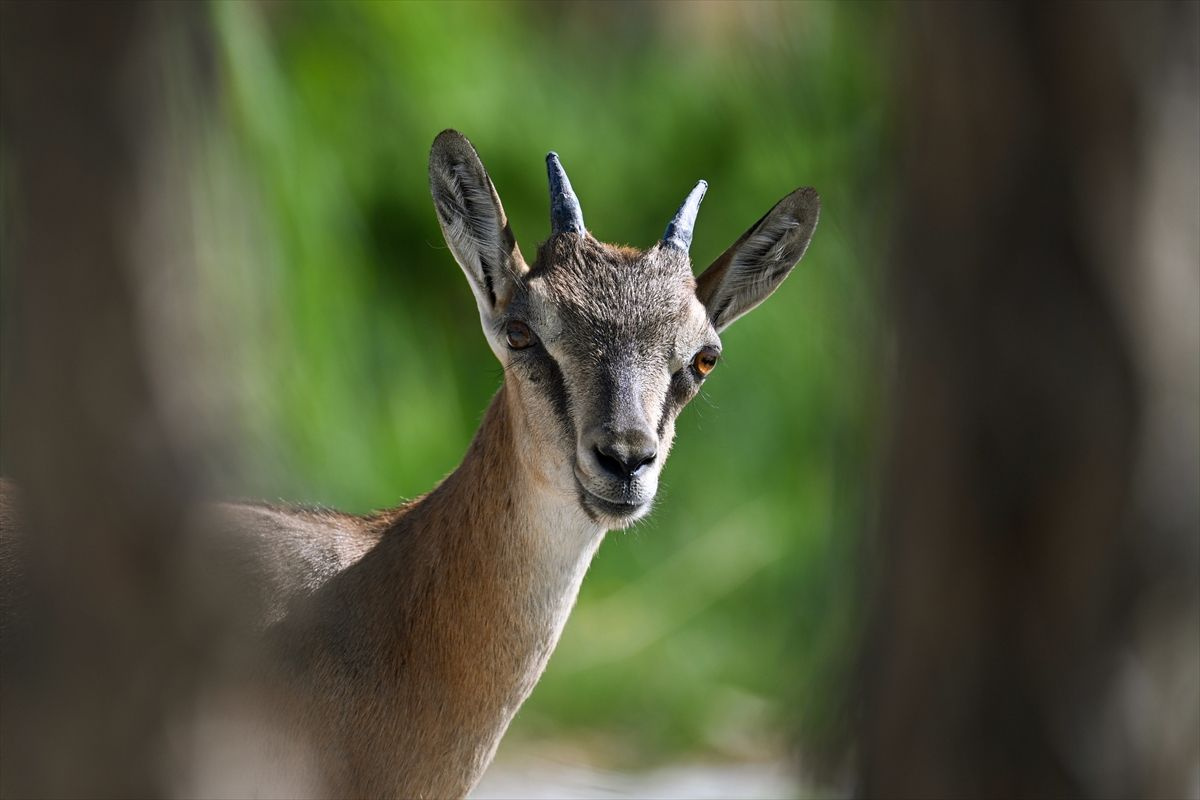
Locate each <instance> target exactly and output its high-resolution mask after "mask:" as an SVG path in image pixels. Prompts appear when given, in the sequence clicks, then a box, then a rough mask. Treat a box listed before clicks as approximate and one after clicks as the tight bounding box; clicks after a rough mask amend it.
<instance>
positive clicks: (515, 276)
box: [429, 130, 528, 315]
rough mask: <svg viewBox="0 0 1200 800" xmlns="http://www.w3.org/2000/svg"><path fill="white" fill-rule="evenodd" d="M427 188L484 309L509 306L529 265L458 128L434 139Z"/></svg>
mask: <svg viewBox="0 0 1200 800" xmlns="http://www.w3.org/2000/svg"><path fill="white" fill-rule="evenodd" d="M429 190H430V192H431V193H432V194H433V205H434V208H435V209H436V210H437V217H438V222H439V223H440V224H441V226H442V235H443V236H444V237H445V238H446V244H448V245H449V246H450V252H452V253H454V259H455V260H456V261H457V262H458V265H459V266H460V267H462V270H463V272H465V273H466V275H467V280H468V281H469V282H470V284H471V291H472V292H474V294H475V299H476V301H477V302H478V303H479V309H480V312H482V313H486V314H487V315H491V314H494V313H495V312H496V311H498V310H500V309H502V308H503V307H504V306H505V305H507V303H508V301H509V300H510V299H511V297H512V292H513V288H514V287H515V286H516V282H517V280H519V278H520V276H521V275H522V274H523V273H525V272H526V271H527V270H528V267H527V266H526V265H525V260H524V259H523V258H522V257H521V251H520V249H519V248H518V247H517V242H516V239H515V238H514V237H513V234H512V230H511V229H510V228H509V226H508V218H507V217H505V216H504V206H502V205H500V197H499V195H497V194H496V187H494V186H493V185H492V179H491V178H489V177H488V174H487V170H485V169H484V168H483V163H482V162H481V161H480V160H479V154H478V153H476V152H475V148H474V147H472V146H471V143H470V142H469V141H467V137H465V136H463V135H462V134H461V133H459V132H458V131H454V130H446V131H442V132H441V133H440V134H438V137H437V138H436V139H434V140H433V149H432V150H431V151H430V153H429Z"/></svg>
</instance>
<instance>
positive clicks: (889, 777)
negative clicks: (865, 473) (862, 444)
mask: <svg viewBox="0 0 1200 800" xmlns="http://www.w3.org/2000/svg"><path fill="white" fill-rule="evenodd" d="M902 16H903V17H904V20H905V24H904V26H903V31H902V37H903V38H902V46H901V51H902V53H903V58H904V59H905V65H904V68H903V69H902V70H901V77H900V87H899V92H898V94H897V100H898V104H899V107H900V109H901V115H902V120H903V123H902V129H901V131H902V132H901V143H902V163H901V182H900V190H899V194H898V198H897V199H898V202H897V208H898V209H899V214H898V218H899V230H898V237H897V247H896V250H895V254H894V261H893V266H892V268H891V274H890V291H891V299H892V314H893V318H894V320H895V324H896V332H897V337H898V341H899V353H898V360H897V363H896V376H897V380H896V382H895V385H894V394H893V397H892V404H891V408H892V411H891V421H890V428H891V434H890V435H891V442H890V447H889V456H888V463H887V467H886V479H885V480H886V485H885V489H884V503H883V508H882V513H881V517H880V519H881V523H880V527H879V532H880V537H879V540H878V541H877V542H876V544H875V550H874V552H873V556H874V557H875V561H874V567H875V570H876V574H875V575H874V578H875V592H874V597H873V601H872V602H873V613H872V620H871V627H870V632H869V637H868V638H869V643H868V647H867V650H866V657H865V659H864V673H863V675H864V686H863V689H864V691H863V694H862V697H861V703H862V714H861V718H860V727H859V737H858V747H859V756H860V767H859V791H860V792H861V794H862V795H863V796H866V797H930V798H933V797H1068V796H1071V797H1074V796H1093V797H1113V796H1149V795H1158V796H1174V797H1178V796H1184V795H1185V794H1188V793H1194V792H1196V791H1197V790H1198V789H1200V787H1198V786H1197V785H1195V784H1194V783H1193V781H1196V780H1198V777H1197V776H1198V775H1200V773H1197V772H1196V770H1197V768H1198V767H1197V765H1198V764H1200V730H1198V728H1200V695H1198V694H1197V691H1200V689H1197V685H1198V683H1200V678H1198V677H1195V676H1196V674H1197V672H1198V671H1200V653H1198V650H1200V641H1198V639H1197V637H1200V633H1197V632H1196V631H1197V630H1198V628H1200V626H1198V622H1197V618H1196V608H1197V599H1196V593H1197V591H1198V589H1197V583H1198V581H1200V547H1198V545H1197V541H1198V540H1200V511H1198V510H1197V507H1196V502H1197V501H1196V491H1197V482H1198V481H1200V469H1198V468H1197V455H1196V448H1197V447H1198V446H1200V442H1198V441H1197V435H1198V434H1197V431H1198V430H1200V423H1197V414H1200V409H1198V408H1197V405H1196V403H1197V398H1200V389H1198V388H1197V386H1200V378H1198V377H1196V376H1197V371H1198V370H1200V366H1197V359H1200V343H1198V342H1197V341H1196V340H1197V333H1196V327H1195V322H1194V320H1195V318H1196V315H1197V313H1198V309H1197V303H1198V302H1200V298H1198V296H1197V294H1198V293H1200V278H1197V273H1198V272H1200V252H1198V247H1197V244H1196V235H1195V226H1196V225H1197V216H1196V215H1197V214H1198V213H1200V201H1198V200H1197V196H1198V194H1200V174H1198V167H1197V160H1198V156H1197V147H1198V145H1197V139H1196V138H1194V137H1195V136H1196V135H1197V133H1196V131H1198V130H1200V124H1198V123H1197V119H1198V114H1200V112H1198V111H1197V92H1198V90H1200V82H1198V81H1197V51H1196V48H1197V34H1198V27H1197V5H1196V4H1178V5H1156V4H1111V5H1103V4H1078V5H1065V4H1044V5H1043V4H1034V3H1030V4H983V3H969V4H937V5H915V6H907V7H905V10H904V13H903V14H902ZM1181 131H1182V137H1180V135H1179V133H1180V132H1181ZM1151 209H1153V213H1151ZM1164 287H1166V288H1165V289H1164ZM1181 314H1182V315H1183V317H1184V318H1183V319H1180V318H1179V317H1180V315H1181ZM1189 317H1190V319H1191V320H1192V322H1189V321H1188V318H1189ZM1164 376H1166V381H1165V382H1164V381H1163V380H1159V379H1160V378H1163V377H1164ZM1151 434H1153V435H1151ZM1139 686H1141V687H1143V688H1142V689H1141V693H1140V694H1138V692H1137V691H1136V690H1137V689H1138V687H1139ZM1131 687H1132V688H1131ZM1163 701H1165V702H1163Z"/></svg>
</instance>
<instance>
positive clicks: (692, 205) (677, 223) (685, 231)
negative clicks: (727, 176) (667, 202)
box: [662, 181, 708, 253]
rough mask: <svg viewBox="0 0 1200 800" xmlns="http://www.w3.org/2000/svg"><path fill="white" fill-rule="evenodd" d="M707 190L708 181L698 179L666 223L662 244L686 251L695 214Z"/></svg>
mask: <svg viewBox="0 0 1200 800" xmlns="http://www.w3.org/2000/svg"><path fill="white" fill-rule="evenodd" d="M707 190H708V181H700V182H699V183H697V184H696V188H695V189H692V191H691V192H690V193H689V194H688V196H687V199H686V200H684V201H683V205H681V206H680V207H679V210H678V211H676V212H675V217H674V218H673V219H672V220H671V222H670V224H668V225H667V230H666V232H665V233H663V238H662V240H663V245H664V246H665V247H674V248H675V249H676V250H682V251H683V252H685V253H686V252H687V251H688V250H690V249H691V247H692V233H693V231H695V229H696V215H697V214H699V213H700V201H701V200H703V199H704V193H705V191H707Z"/></svg>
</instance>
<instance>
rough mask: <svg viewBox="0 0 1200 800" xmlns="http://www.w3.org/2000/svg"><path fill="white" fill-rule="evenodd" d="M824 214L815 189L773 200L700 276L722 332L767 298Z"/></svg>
mask: <svg viewBox="0 0 1200 800" xmlns="http://www.w3.org/2000/svg"><path fill="white" fill-rule="evenodd" d="M820 213H821V198H820V197H819V196H818V195H817V192H816V190H815V189H797V190H796V191H794V192H792V193H791V194H789V195H788V196H787V197H785V198H783V199H782V200H780V201H779V202H778V203H776V204H775V207H774V208H772V209H771V210H770V211H768V212H767V213H766V215H765V216H764V217H763V218H762V219H760V220H759V221H758V222H756V223H754V224H753V225H751V226H750V230H748V231H746V232H745V233H743V234H742V237H741V238H740V239H738V240H737V241H736V242H734V243H733V246H732V247H730V248H729V249H728V250H726V251H725V252H724V253H723V254H722V255H721V257H720V258H718V259H717V260H716V261H714V262H713V263H712V266H710V267H709V268H708V269H706V270H705V271H704V273H703V274H702V275H701V276H700V277H699V278H697V279H696V296H697V297H698V298H700V302H701V303H703V304H704V307H705V308H706V309H708V318H709V319H710V320H711V321H712V324H713V327H714V328H716V329H717V330H718V331H722V330H724V329H725V328H727V327H729V324H730V323H732V322H733V321H734V320H735V319H737V318H738V317H740V316H742V315H743V314H745V313H746V312H747V311H749V310H750V309H752V308H754V307H755V306H756V305H758V304H759V303H761V302H762V301H763V300H766V299H767V297H769V296H770V294H771V292H773V291H775V289H776V288H777V287H778V286H779V284H781V283H783V279H784V278H786V277H787V276H788V273H789V272H791V271H792V267H794V266H796V262H798V261H799V260H800V258H801V257H802V256H803V255H804V251H805V250H806V249H807V248H808V243H809V241H811V240H812V235H813V231H814V230H815V229H816V227H817V217H819V216H820Z"/></svg>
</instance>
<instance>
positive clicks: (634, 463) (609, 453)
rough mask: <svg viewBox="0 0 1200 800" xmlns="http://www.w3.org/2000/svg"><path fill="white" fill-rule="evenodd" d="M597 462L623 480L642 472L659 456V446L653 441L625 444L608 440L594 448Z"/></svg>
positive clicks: (606, 470)
mask: <svg viewBox="0 0 1200 800" xmlns="http://www.w3.org/2000/svg"><path fill="white" fill-rule="evenodd" d="M593 449H594V450H595V453H596V462H597V463H598V464H600V466H601V467H602V468H603V469H604V471H605V472H607V473H609V474H610V475H613V476H615V477H617V478H621V479H622V480H629V479H630V478H633V477H636V476H637V475H639V474H641V472H642V470H644V469H645V468H646V467H647V466H649V465H650V464H652V463H654V459H655V458H657V457H658V448H657V447H656V446H655V444H654V442H652V441H643V442H638V443H636V444H632V445H625V444H623V443H621V442H606V443H604V444H598V445H596V446H595V447H594V448H593Z"/></svg>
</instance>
